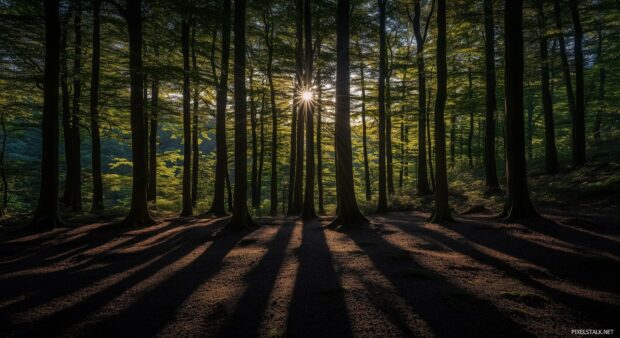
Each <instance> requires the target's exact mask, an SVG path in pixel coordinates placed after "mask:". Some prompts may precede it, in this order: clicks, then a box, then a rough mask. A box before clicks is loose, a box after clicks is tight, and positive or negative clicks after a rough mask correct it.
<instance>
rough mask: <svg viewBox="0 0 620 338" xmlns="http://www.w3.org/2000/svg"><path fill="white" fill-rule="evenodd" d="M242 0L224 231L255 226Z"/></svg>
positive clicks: (236, 26)
mask: <svg viewBox="0 0 620 338" xmlns="http://www.w3.org/2000/svg"><path fill="white" fill-rule="evenodd" d="M245 6H246V5H245V0H235V20H234V33H235V39H234V40H235V42H234V43H235V59H234V61H235V66H234V76H235V80H234V81H235V93H234V96H235V192H234V194H235V195H234V200H233V211H232V217H231V218H230V221H229V223H228V224H227V227H228V228H233V229H245V228H249V227H255V226H258V224H257V223H256V222H254V220H253V219H252V217H251V216H250V212H249V210H248V205H247V199H248V173H247V171H248V169H247V162H248V159H247V152H248V150H247V147H248V142H247V106H246V101H245V100H246V89H245V64H246V62H245V22H246V19H245Z"/></svg>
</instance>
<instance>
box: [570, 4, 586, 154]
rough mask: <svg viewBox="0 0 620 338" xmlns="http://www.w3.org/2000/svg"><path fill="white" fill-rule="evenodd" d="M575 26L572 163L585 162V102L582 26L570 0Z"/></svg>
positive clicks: (575, 7)
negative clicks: (574, 98)
mask: <svg viewBox="0 0 620 338" xmlns="http://www.w3.org/2000/svg"><path fill="white" fill-rule="evenodd" d="M570 9H571V14H572V16H573V25H574V27H575V89H576V95H575V97H576V100H575V115H574V119H573V165H576V166H580V165H583V164H584V163H586V122H585V113H586V102H585V93H584V84H583V28H582V27H581V19H580V18H579V4H578V1H577V0H570Z"/></svg>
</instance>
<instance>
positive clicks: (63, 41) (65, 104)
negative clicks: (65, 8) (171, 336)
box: [60, 7, 74, 205]
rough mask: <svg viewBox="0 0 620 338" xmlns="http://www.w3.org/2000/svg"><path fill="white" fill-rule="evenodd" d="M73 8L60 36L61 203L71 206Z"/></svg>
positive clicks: (63, 23)
mask: <svg viewBox="0 0 620 338" xmlns="http://www.w3.org/2000/svg"><path fill="white" fill-rule="evenodd" d="M72 10H73V9H72V7H69V13H67V14H66V15H67V17H66V18H65V19H64V20H62V24H61V33H60V34H61V35H60V90H61V91H62V130H63V141H64V150H65V171H66V172H65V186H64V191H63V194H62V197H61V198H60V201H61V202H62V203H63V204H65V205H70V203H71V196H72V195H73V193H72V191H71V189H72V188H73V176H74V174H73V168H74V165H73V164H72V161H73V158H74V156H73V141H72V137H73V132H72V130H73V129H72V128H71V103H70V102H71V98H70V93H69V85H68V83H67V81H68V77H69V71H68V68H67V59H68V57H67V34H68V32H67V30H68V27H69V17H70V16H71V11H72Z"/></svg>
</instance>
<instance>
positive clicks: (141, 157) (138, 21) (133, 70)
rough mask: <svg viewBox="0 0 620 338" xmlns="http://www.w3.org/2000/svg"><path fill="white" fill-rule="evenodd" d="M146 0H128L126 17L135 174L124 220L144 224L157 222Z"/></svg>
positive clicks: (133, 223) (130, 224) (133, 166)
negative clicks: (152, 195)
mask: <svg viewBox="0 0 620 338" xmlns="http://www.w3.org/2000/svg"><path fill="white" fill-rule="evenodd" d="M141 12H142V1H141V0H127V9H126V11H125V13H124V14H125V15H124V16H125V20H126V21H127V27H128V31H129V78H130V82H131V89H130V90H131V94H130V96H131V98H130V100H131V109H130V114H131V155H132V177H133V184H132V187H131V208H130V209H129V214H128V215H127V217H126V218H125V220H124V221H123V224H124V225H126V226H144V225H151V224H154V223H155V220H153V218H151V215H150V213H149V209H148V205H147V201H146V188H147V187H146V186H147V180H146V177H147V168H146V145H145V141H146V137H145V130H144V128H145V126H144V121H145V120H144V97H143V96H142V94H143V93H142V91H143V85H144V83H143V79H144V76H143V69H142V13H141Z"/></svg>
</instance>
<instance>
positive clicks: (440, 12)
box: [430, 0, 452, 223]
mask: <svg viewBox="0 0 620 338" xmlns="http://www.w3.org/2000/svg"><path fill="white" fill-rule="evenodd" d="M447 85H448V67H447V62H446V0H438V1H437V97H436V99H435V161H436V162H435V163H436V165H435V168H436V173H435V210H433V214H432V215H431V218H430V222H432V223H439V222H444V221H449V220H451V219H452V215H450V207H449V206H448V173H447V168H446V125H445V120H444V111H445V108H446V98H447Z"/></svg>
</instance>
